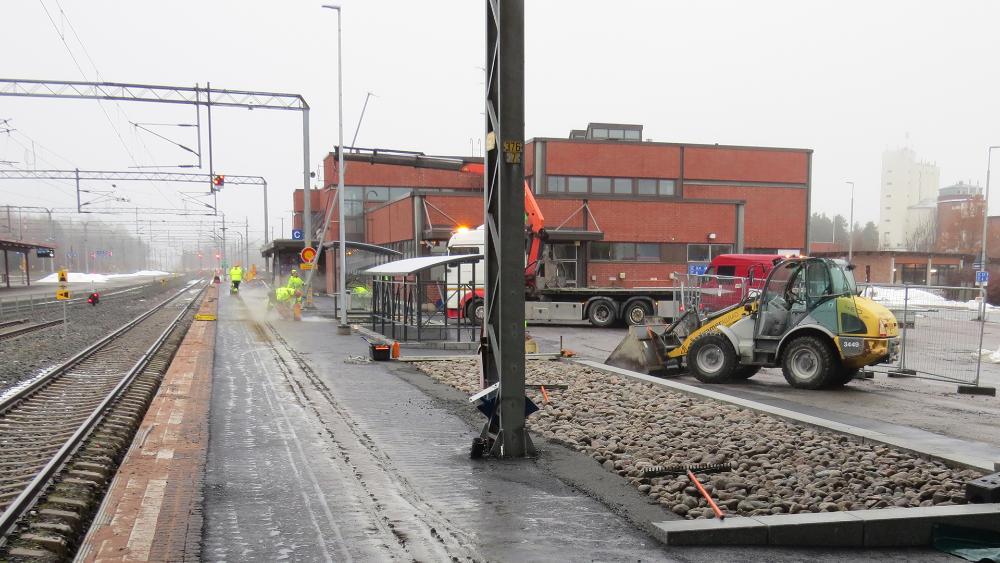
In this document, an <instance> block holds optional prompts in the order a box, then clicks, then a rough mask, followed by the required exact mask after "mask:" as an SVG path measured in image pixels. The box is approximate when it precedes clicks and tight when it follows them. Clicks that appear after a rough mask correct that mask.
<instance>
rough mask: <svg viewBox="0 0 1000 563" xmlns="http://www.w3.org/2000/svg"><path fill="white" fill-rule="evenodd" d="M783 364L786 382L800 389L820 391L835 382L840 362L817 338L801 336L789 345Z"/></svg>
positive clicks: (782, 368) (783, 354) (784, 353)
mask: <svg viewBox="0 0 1000 563" xmlns="http://www.w3.org/2000/svg"><path fill="white" fill-rule="evenodd" d="M782 356H783V357H784V359H783V361H782V363H781V371H782V373H783V374H784V375H785V381H788V383H789V384H790V385H791V386H792V387H797V388H799V389H819V388H821V387H824V386H826V385H828V384H829V383H831V382H833V380H834V378H835V377H836V375H837V369H838V368H839V367H840V362H838V361H837V358H835V357H834V355H833V351H832V350H830V347H829V346H827V345H826V343H825V342H823V341H822V340H820V339H819V338H817V337H815V336H799V337H797V338H795V339H794V340H792V341H791V342H789V343H788V345H787V346H786V347H785V351H784V352H783V353H782Z"/></svg>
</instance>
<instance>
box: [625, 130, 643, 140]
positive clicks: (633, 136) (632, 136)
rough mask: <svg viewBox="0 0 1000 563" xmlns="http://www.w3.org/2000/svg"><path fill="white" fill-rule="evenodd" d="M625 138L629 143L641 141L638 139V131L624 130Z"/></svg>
mask: <svg viewBox="0 0 1000 563" xmlns="http://www.w3.org/2000/svg"><path fill="white" fill-rule="evenodd" d="M625 138H626V139H628V140H629V141H639V140H641V139H640V137H639V130H638V129H626V130H625Z"/></svg>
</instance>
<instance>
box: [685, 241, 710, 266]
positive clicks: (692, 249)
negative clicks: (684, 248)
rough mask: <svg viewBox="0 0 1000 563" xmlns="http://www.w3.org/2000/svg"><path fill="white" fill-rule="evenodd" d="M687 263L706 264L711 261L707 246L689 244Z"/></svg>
mask: <svg viewBox="0 0 1000 563" xmlns="http://www.w3.org/2000/svg"><path fill="white" fill-rule="evenodd" d="M687 259H688V262H708V261H709V260H711V259H712V256H711V254H710V253H709V247H708V245H707V244H689V245H688V255H687Z"/></svg>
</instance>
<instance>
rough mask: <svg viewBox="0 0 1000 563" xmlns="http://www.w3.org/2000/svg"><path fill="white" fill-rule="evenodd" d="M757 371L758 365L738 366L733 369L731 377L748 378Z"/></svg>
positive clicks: (758, 369)
mask: <svg viewBox="0 0 1000 563" xmlns="http://www.w3.org/2000/svg"><path fill="white" fill-rule="evenodd" d="M759 371H760V366H740V367H738V368H736V370H735V371H733V379H750V378H751V377H753V376H755V375H757V372H759Z"/></svg>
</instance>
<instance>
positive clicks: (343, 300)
mask: <svg viewBox="0 0 1000 563" xmlns="http://www.w3.org/2000/svg"><path fill="white" fill-rule="evenodd" d="M342 19H343V14H342V12H341V9H340V8H339V7H338V8H337V132H338V133H337V134H338V141H337V142H338V144H339V145H340V147H339V148H338V149H337V192H338V193H337V198H338V200H339V202H338V204H339V206H340V209H339V210H338V211H339V213H338V219H339V220H340V268H339V270H340V272H338V273H339V274H340V280H339V281H340V327H339V329H338V332H339V333H341V334H343V333H344V332H345V329H347V330H346V331H348V332H349V331H350V329H348V328H347V326H348V325H347V238H346V232H347V227H346V225H345V224H344V223H345V221H344V74H343V70H344V64H343V52H344V49H343V47H342V45H343V43H342V42H341V31H340V29H341V20H342Z"/></svg>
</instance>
